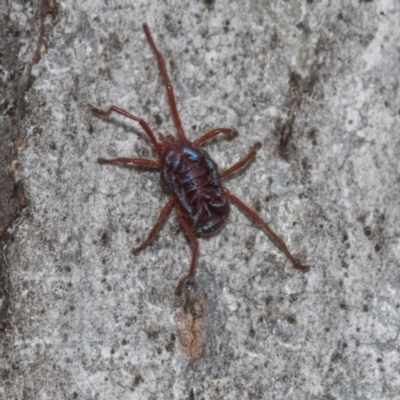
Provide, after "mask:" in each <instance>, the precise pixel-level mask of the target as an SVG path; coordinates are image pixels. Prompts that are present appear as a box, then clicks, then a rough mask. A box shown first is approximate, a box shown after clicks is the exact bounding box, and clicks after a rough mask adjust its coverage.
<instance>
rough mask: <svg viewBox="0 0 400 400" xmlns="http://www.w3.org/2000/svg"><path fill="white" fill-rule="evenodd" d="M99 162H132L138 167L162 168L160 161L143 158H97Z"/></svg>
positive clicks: (113, 163)
mask: <svg viewBox="0 0 400 400" xmlns="http://www.w3.org/2000/svg"><path fill="white" fill-rule="evenodd" d="M97 161H98V162H99V164H112V165H115V164H133V165H138V166H140V167H149V168H162V167H163V163H162V162H161V161H154V160H147V159H145V158H126V157H119V158H113V159H105V158H99V159H98V160H97Z"/></svg>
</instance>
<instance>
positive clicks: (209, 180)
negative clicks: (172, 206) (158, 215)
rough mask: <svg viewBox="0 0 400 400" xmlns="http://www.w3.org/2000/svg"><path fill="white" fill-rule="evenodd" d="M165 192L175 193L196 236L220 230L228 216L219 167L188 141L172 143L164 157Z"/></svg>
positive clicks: (227, 206) (206, 154)
mask: <svg viewBox="0 0 400 400" xmlns="http://www.w3.org/2000/svg"><path fill="white" fill-rule="evenodd" d="M162 161H163V163H164V168H163V169H162V172H161V179H162V184H163V188H164V190H165V191H166V192H167V193H168V194H174V195H175V196H176V198H177V201H178V203H179V205H180V207H181V209H182V211H183V216H184V218H185V220H186V221H187V223H188V224H189V226H190V228H191V229H192V230H193V232H194V234H195V235H196V236H201V235H207V234H211V233H213V232H215V231H216V230H218V229H219V228H220V227H221V226H222V225H223V224H224V222H225V220H226V219H227V217H228V215H229V202H228V200H227V199H226V198H225V196H224V193H223V189H222V185H221V182H220V180H219V177H218V167H217V165H216V164H215V162H214V161H213V160H212V159H211V158H210V156H209V155H208V153H207V152H205V151H204V150H201V149H196V148H194V147H193V145H192V144H191V143H190V142H188V141H186V140H177V141H175V142H174V143H171V144H169V145H168V146H167V147H166V149H165V151H164V154H163V156H162Z"/></svg>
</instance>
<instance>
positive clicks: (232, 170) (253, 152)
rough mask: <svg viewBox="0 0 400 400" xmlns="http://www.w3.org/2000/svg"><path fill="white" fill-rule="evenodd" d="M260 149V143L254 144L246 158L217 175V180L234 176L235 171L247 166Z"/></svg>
mask: <svg viewBox="0 0 400 400" xmlns="http://www.w3.org/2000/svg"><path fill="white" fill-rule="evenodd" d="M260 148H261V143H260V142H257V143H255V144H254V145H253V149H252V150H251V152H250V153H249V154H247V156H246V157H245V158H243V160H240V161H239V162H237V163H236V164H235V165H232V167H230V168H228V169H227V170H226V171H224V172H222V173H221V174H219V179H221V180H222V179H225V178H227V177H228V176H229V175H232V174H234V173H235V172H236V171H237V170H239V169H240V168H242V167H244V166H245V165H246V164H248V163H249V162H250V161H251V160H252V159H253V158H254V157H255V156H256V154H257V150H259V149H260Z"/></svg>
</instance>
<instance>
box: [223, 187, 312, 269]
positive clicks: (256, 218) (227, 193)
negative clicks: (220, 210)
mask: <svg viewBox="0 0 400 400" xmlns="http://www.w3.org/2000/svg"><path fill="white" fill-rule="evenodd" d="M224 193H225V196H226V197H227V198H228V199H229V200H230V201H232V202H233V203H235V204H236V205H237V206H238V207H239V208H240V209H241V210H242V211H243V212H244V213H246V214H247V215H248V216H249V217H250V218H251V219H252V220H254V221H255V222H257V223H258V224H260V225H261V226H262V227H263V228H264V229H265V230H266V231H267V232H268V234H269V236H271V238H272V239H273V240H274V241H275V243H276V244H277V245H278V246H279V247H281V249H282V250H283V251H284V253H285V254H286V256H287V258H288V259H289V260H290V261H291V263H292V264H293V267H294V268H296V269H298V270H300V271H302V272H307V271H308V270H309V269H310V267H309V266H308V265H302V264H300V263H299V262H298V261H297V260H296V259H295V258H294V257H293V256H292V254H291V253H290V251H289V249H288V248H287V247H286V243H285V242H284V241H283V240H282V239H281V238H280V237H279V236H278V235H277V234H276V233H275V232H274V231H273V230H272V229H271V228H270V227H269V226H268V225H267V223H266V222H265V221H264V220H263V219H262V218H261V217H260V216H259V215H258V214H257V213H256V212H255V211H253V210H252V209H251V208H249V207H248V206H246V204H244V203H243V202H242V201H241V200H239V199H238V198H237V197H236V196H234V195H233V194H232V193H231V192H230V191H229V190H228V189H226V188H224Z"/></svg>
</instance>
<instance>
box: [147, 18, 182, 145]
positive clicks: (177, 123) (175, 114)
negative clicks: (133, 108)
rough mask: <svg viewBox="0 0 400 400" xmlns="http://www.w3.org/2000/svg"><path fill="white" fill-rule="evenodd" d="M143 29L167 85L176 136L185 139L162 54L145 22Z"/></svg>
mask: <svg viewBox="0 0 400 400" xmlns="http://www.w3.org/2000/svg"><path fill="white" fill-rule="evenodd" d="M143 30H144V33H145V35H146V38H147V41H148V42H149V44H150V47H151V48H152V50H153V51H154V54H155V55H156V57H157V61H158V65H159V67H160V70H161V73H162V76H163V77H164V81H165V85H166V87H167V94H168V100H169V105H170V107H171V112H172V116H173V118H174V121H175V126H176V129H177V132H178V137H179V139H186V136H185V132H184V131H183V128H182V122H181V119H180V118H179V113H178V108H177V107H176V100H175V95H174V90H173V88H172V85H171V81H170V79H169V77H168V72H167V68H165V63H164V59H163V56H162V55H161V53H160V52H159V51H158V49H157V47H156V45H155V44H154V40H153V38H152V36H151V33H150V29H149V27H148V26H147V24H143Z"/></svg>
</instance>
